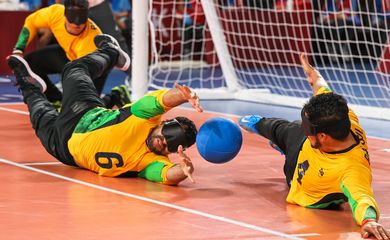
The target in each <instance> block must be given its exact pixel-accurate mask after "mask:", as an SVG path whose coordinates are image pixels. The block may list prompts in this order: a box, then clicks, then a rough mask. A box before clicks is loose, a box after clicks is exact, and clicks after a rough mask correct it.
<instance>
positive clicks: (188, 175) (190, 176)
mask: <svg viewBox="0 0 390 240" xmlns="http://www.w3.org/2000/svg"><path fill="white" fill-rule="evenodd" d="M186 175H187V177H188V179H190V181H191V182H192V183H195V180H194V178H193V177H192V174H191V172H190V167H187V173H186Z"/></svg>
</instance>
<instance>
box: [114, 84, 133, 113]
mask: <svg viewBox="0 0 390 240" xmlns="http://www.w3.org/2000/svg"><path fill="white" fill-rule="evenodd" d="M110 95H111V99H112V101H113V103H114V105H115V106H117V107H118V108H121V107H123V106H124V105H126V104H129V103H131V97H130V92H129V90H128V88H127V86H125V85H123V84H122V85H120V86H116V87H113V88H112V89H111V94H110Z"/></svg>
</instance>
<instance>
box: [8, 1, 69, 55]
mask: <svg viewBox="0 0 390 240" xmlns="http://www.w3.org/2000/svg"><path fill="white" fill-rule="evenodd" d="M61 12H62V14H64V11H63V6H62V5H59V4H54V5H52V6H50V7H46V8H42V9H39V10H37V11H35V12H33V13H32V14H30V15H29V16H28V17H27V18H26V20H25V22H24V26H23V29H22V31H21V33H20V34H19V37H18V41H17V43H16V46H15V48H16V49H19V50H22V51H23V50H24V49H25V48H26V46H27V45H28V44H29V43H30V42H31V41H32V40H33V39H34V37H35V36H36V34H37V31H38V29H40V28H49V27H50V24H51V21H53V18H54V17H55V16H56V15H58V14H60V13H61Z"/></svg>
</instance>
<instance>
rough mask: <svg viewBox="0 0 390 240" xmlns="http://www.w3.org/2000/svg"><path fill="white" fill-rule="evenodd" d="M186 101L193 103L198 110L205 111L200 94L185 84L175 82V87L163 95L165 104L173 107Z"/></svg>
mask: <svg viewBox="0 0 390 240" xmlns="http://www.w3.org/2000/svg"><path fill="white" fill-rule="evenodd" d="M185 102H188V103H189V104H191V106H192V107H193V108H195V109H196V110H197V111H198V112H203V108H202V107H201V106H200V104H199V97H198V95H197V94H196V93H195V92H194V91H192V90H191V89H190V88H189V87H187V86H185V85H179V84H178V83H175V88H172V89H171V90H169V91H168V92H167V93H166V94H165V95H164V97H163V103H164V105H165V106H167V107H171V108H172V107H176V106H178V105H180V104H182V103H185Z"/></svg>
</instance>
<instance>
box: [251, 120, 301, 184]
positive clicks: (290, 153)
mask: <svg viewBox="0 0 390 240" xmlns="http://www.w3.org/2000/svg"><path fill="white" fill-rule="evenodd" d="M256 129H257V130H258V131H259V133H260V135H262V136H263V137H265V138H267V139H269V140H271V141H272V142H273V143H275V144H276V145H277V146H278V147H279V148H280V149H281V150H282V151H283V152H284V154H285V156H286V159H285V163H284V168H283V170H284V175H285V176H286V181H287V184H288V185H289V186H290V185H291V180H292V178H293V176H294V171H295V167H296V165H297V160H298V154H299V152H300V150H301V148H302V145H303V142H304V141H305V140H306V136H305V134H304V132H303V129H302V128H301V122H300V121H294V122H289V121H287V120H284V119H280V118H263V119H262V120H261V121H260V122H258V123H257V124H256Z"/></svg>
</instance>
